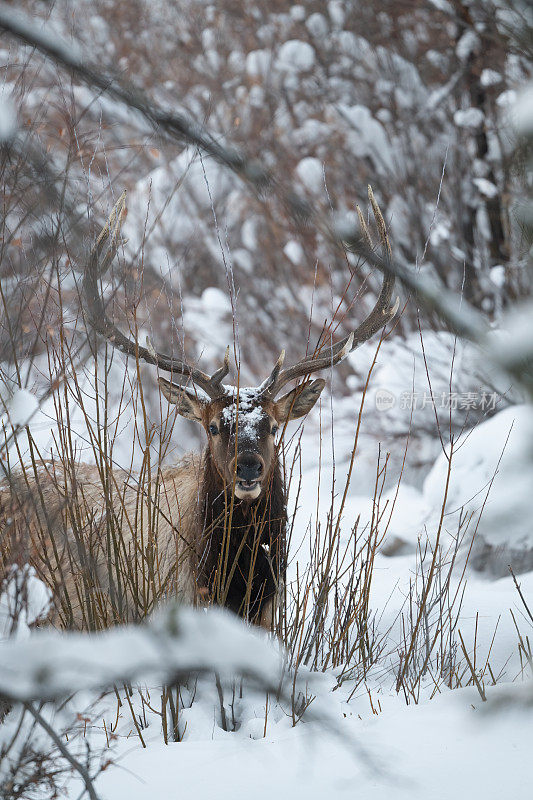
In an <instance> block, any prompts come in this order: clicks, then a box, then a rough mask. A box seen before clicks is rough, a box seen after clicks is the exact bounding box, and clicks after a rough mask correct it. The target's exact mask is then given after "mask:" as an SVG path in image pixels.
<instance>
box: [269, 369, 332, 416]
mask: <svg viewBox="0 0 533 800" xmlns="http://www.w3.org/2000/svg"><path fill="white" fill-rule="evenodd" d="M325 385H326V381H324V380H322V378H317V380H315V381H307V382H306V383H303V384H302V385H301V386H297V387H296V389H293V390H292V392H289V394H286V395H285V396H284V397H282V398H281V399H280V400H277V401H276V403H275V407H276V417H277V419H278V420H279V421H280V422H287V420H289V419H298V418H299V417H303V416H305V414H307V413H308V412H309V411H311V409H312V408H313V406H314V404H315V403H316V401H317V400H318V398H319V397H320V393H321V392H322V389H323V388H324V386H325Z"/></svg>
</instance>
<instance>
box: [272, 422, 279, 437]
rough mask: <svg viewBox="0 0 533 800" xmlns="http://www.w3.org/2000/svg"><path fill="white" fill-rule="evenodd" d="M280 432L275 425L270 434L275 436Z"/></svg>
mask: <svg viewBox="0 0 533 800" xmlns="http://www.w3.org/2000/svg"><path fill="white" fill-rule="evenodd" d="M278 431H279V428H278V426H277V425H274V426H273V428H272V430H271V431H270V433H271V434H272V436H275V435H276V433H277V432H278Z"/></svg>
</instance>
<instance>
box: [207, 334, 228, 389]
mask: <svg viewBox="0 0 533 800" xmlns="http://www.w3.org/2000/svg"><path fill="white" fill-rule="evenodd" d="M228 372H229V344H228V346H227V347H226V353H225V355H224V361H223V362H222V366H221V367H219V368H218V369H217V371H216V372H213V374H212V375H211V378H210V381H211V383H212V384H213V386H220V385H221V382H222V380H223V379H224V378H225V377H226V375H227V374H228Z"/></svg>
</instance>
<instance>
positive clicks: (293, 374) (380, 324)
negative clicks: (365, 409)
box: [260, 186, 400, 398]
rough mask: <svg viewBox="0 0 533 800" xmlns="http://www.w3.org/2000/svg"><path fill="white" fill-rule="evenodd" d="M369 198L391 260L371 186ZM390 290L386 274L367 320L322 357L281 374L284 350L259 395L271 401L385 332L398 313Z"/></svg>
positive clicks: (317, 354) (367, 235)
mask: <svg viewBox="0 0 533 800" xmlns="http://www.w3.org/2000/svg"><path fill="white" fill-rule="evenodd" d="M368 197H369V200H370V203H371V205H372V211H373V213H374V217H375V219H376V224H377V227H378V231H379V235H380V239H381V244H382V247H383V256H384V258H390V256H391V248H390V243H389V239H388V236H387V228H386V225H385V220H384V219H383V215H382V213H381V210H380V208H379V206H378V204H377V202H376V199H375V197H374V193H373V192H372V188H371V187H370V186H369V187H368ZM357 214H358V216H359V221H360V224H361V229H362V232H363V235H364V236H365V238H366V239H367V241H368V244H369V245H372V240H371V238H370V233H369V231H368V228H367V226H366V223H365V220H364V217H363V215H362V213H361V209H360V208H359V206H357ZM393 289H394V275H391V274H390V273H386V274H385V277H384V279H383V284H382V286H381V291H380V293H379V297H378V299H377V302H376V305H375V306H374V308H373V309H372V311H371V312H370V314H369V315H368V317H367V318H366V319H365V320H364V321H363V322H362V323H361V325H359V327H358V328H356V330H355V331H352V332H351V333H350V334H348V336H345V337H344V339H341V341H340V342H337V343H336V344H334V345H332V346H328V347H327V348H326V347H324V346H322V347H321V348H320V349H321V350H322V353H323V354H320V352H315V353H313V355H310V356H306V357H305V358H303V359H302V360H301V361H298V363H297V364H294V366H292V367H288V368H287V369H283V370H282V366H283V361H284V359H285V351H284V350H283V351H282V352H281V355H280V357H279V358H278V360H277V362H276V364H275V365H274V369H273V370H272V372H271V373H270V375H269V377H268V378H267V379H266V381H264V383H262V384H261V386H260V390H261V392H262V393H263V394H264V395H265V396H267V397H270V398H274V397H275V396H276V394H277V393H278V392H279V391H280V389H282V387H283V386H285V384H286V383H289V382H290V381H293V380H296V378H302V377H304V376H308V375H311V374H312V373H313V372H319V371H320V370H322V369H326V368H327V367H334V366H335V365H336V364H339V363H340V362H341V361H342V360H343V358H345V356H347V355H348V353H351V352H352V350H355V348H356V347H359V345H360V344H363V342H366V341H367V340H368V339H370V338H371V337H372V336H374V334H375V333H377V332H378V331H380V330H381V329H382V328H384V327H385V325H386V324H387V323H388V322H389V321H390V320H391V319H392V318H393V317H394V315H395V314H396V312H397V311H398V306H399V303H400V298H397V299H396V302H395V303H394V305H393V306H391V305H390V302H391V298H392V291H393ZM324 351H325V352H324Z"/></svg>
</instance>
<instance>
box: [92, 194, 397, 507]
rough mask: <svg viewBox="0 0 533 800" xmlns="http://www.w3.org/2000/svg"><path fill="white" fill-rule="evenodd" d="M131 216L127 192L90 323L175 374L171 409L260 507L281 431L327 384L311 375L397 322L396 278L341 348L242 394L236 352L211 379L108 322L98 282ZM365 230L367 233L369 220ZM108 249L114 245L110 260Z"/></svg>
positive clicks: (107, 233) (101, 241)
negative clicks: (200, 433)
mask: <svg viewBox="0 0 533 800" xmlns="http://www.w3.org/2000/svg"><path fill="white" fill-rule="evenodd" d="M370 199H371V202H372V205H373V209H374V214H375V215H376V220H377V222H378V227H379V228H380V233H381V238H382V243H383V245H384V249H385V252H386V253H388V252H389V250H388V241H387V239H386V232H385V226H384V222H383V217H382V216H381V212H380V211H379V208H378V207H377V204H376V203H375V201H374V198H373V196H372V195H370ZM125 213H126V209H125V193H123V195H122V196H121V198H120V199H119V201H118V203H117V204H116V205H115V207H114V209H113V211H112V213H111V216H110V217H109V219H108V221H107V223H106V225H105V226H104V228H103V229H102V231H101V233H100V235H99V237H98V239H97V241H96V244H95V246H94V248H93V250H92V251H91V255H90V258H89V262H88V265H87V269H86V270H85V275H84V281H83V286H84V292H85V296H86V299H87V306H88V316H89V321H90V323H91V325H92V327H93V328H94V329H95V330H96V331H97V332H98V333H100V334H102V335H103V336H105V337H106V338H107V339H109V340H110V341H111V342H112V344H113V345H114V346H115V347H117V348H118V349H120V350H122V351H123V352H124V353H126V354H128V355H132V356H134V357H135V358H139V359H142V360H143V361H146V362H147V363H149V364H155V365H156V366H157V367H158V368H159V370H162V371H165V372H169V373H171V380H170V381H168V380H166V379H165V378H162V377H159V385H160V387H161V390H162V392H163V394H164V395H165V397H166V398H167V400H168V401H169V402H170V403H174V404H176V406H177V410H178V413H179V414H181V415H182V416H183V417H186V418H187V419H191V420H194V421H195V422H198V423H200V424H201V425H202V426H203V427H204V429H205V431H206V434H207V438H208V443H209V450H210V453H211V456H212V459H213V463H214V465H215V467H216V470H217V472H218V474H219V476H220V477H221V480H222V481H223V483H224V485H225V486H229V487H234V493H235V496H236V497H237V498H238V499H239V500H244V501H249V502H252V501H255V500H257V499H258V498H259V497H261V496H262V495H263V494H264V492H265V491H266V489H267V487H268V483H269V478H270V476H271V474H272V470H273V468H274V465H275V463H276V434H277V432H278V430H279V429H280V428H282V427H283V426H285V424H286V423H287V422H288V421H289V420H293V419H298V418H299V417H303V416H305V414H307V413H308V412H309V411H310V410H311V408H312V407H313V406H314V404H315V403H316V401H317V400H318V398H319V397H320V394H321V392H322V390H323V388H324V386H325V381H324V380H323V379H322V378H318V379H314V380H309V376H310V375H311V374H313V373H314V372H318V371H321V370H324V369H327V368H331V367H334V366H335V365H336V364H339V363H340V362H341V361H342V360H343V358H344V357H345V356H346V355H347V354H348V353H350V352H352V350H355V348H356V347H358V346H359V345H360V344H362V343H363V342H365V341H367V340H368V339H370V337H371V336H373V335H374V334H375V333H377V332H378V331H380V330H381V329H382V328H383V327H384V326H385V325H386V324H387V322H389V320H391V319H392V317H393V316H394V315H395V313H396V311H397V309H398V300H397V301H396V303H395V304H394V306H391V305H390V302H391V296H392V290H393V287H394V278H393V277H389V276H388V275H387V276H386V277H385V278H384V280H383V284H382V287H381V291H380V294H379V297H378V300H377V302H376V305H375V306H374V308H373V309H372V311H371V312H370V314H369V316H368V317H367V318H366V319H365V320H364V322H363V323H362V324H361V325H359V327H358V328H357V329H356V330H355V331H353V332H352V333H350V334H349V335H348V336H346V337H345V338H344V339H342V340H341V341H340V342H337V343H336V344H333V345H331V344H330V343H322V345H321V346H320V347H319V348H317V349H316V350H315V352H314V353H313V354H312V355H309V356H306V357H305V358H303V359H302V360H301V361H298V363H296V364H294V365H293V366H291V367H288V368H286V369H283V363H284V358H285V351H283V352H282V353H281V355H280V357H279V358H278V360H277V362H276V364H275V365H274V368H273V370H272V372H271V373H270V375H269V376H268V378H267V379H266V380H265V381H263V383H262V384H261V385H260V386H258V387H256V388H245V389H243V388H240V389H237V388H236V387H234V386H225V385H223V384H222V380H223V379H224V378H225V377H226V375H227V374H228V372H229V348H228V349H227V351H226V357H225V359H224V363H223V365H222V366H221V367H220V368H219V369H218V370H217V371H216V372H215V373H214V374H213V375H208V374H206V373H204V372H202V371H201V370H199V369H197V368H196V367H194V366H192V365H190V364H188V363H186V362H184V361H181V360H179V359H175V358H172V357H170V356H166V355H163V354H161V353H157V352H156V351H155V350H154V348H153V347H152V346H151V345H150V343H149V342H148V341H147V346H146V347H142V346H141V345H139V344H138V342H136V341H132V340H131V339H128V338H127V337H126V336H124V334H122V333H121V332H120V331H119V330H118V328H116V327H115V325H114V324H113V323H112V322H111V321H110V319H109V318H108V317H107V314H106V311H105V306H104V303H103V301H102V298H101V296H100V293H99V290H98V279H99V277H100V276H101V275H103V274H104V272H105V271H106V270H107V269H108V267H109V265H110V263H111V261H112V259H113V258H114V256H115V254H116V251H117V248H118V245H119V241H118V239H119V233H120V228H121V225H122V222H123V219H124V217H125ZM362 224H363V230H364V231H365V232H366V226H365V225H364V222H363V221H362ZM367 235H368V234H367ZM107 243H108V244H109V246H108V249H107V251H106V253H105V255H104V254H103V250H104V247H105V246H106V244H107ZM178 376H179V377H180V378H185V379H187V382H188V383H189V385H181V384H178V383H175V382H174V381H173V380H172V379H173V378H175V377H178ZM301 378H304V379H305V380H304V382H303V383H301V384H299V385H297V386H296V387H295V388H294V389H292V391H290V392H289V393H288V394H285V395H284V396H283V397H281V398H279V399H276V398H277V395H278V394H279V392H280V391H281V389H282V388H283V387H284V386H285V385H286V384H287V383H290V382H291V381H296V380H299V379H301ZM191 384H192V385H191Z"/></svg>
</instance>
